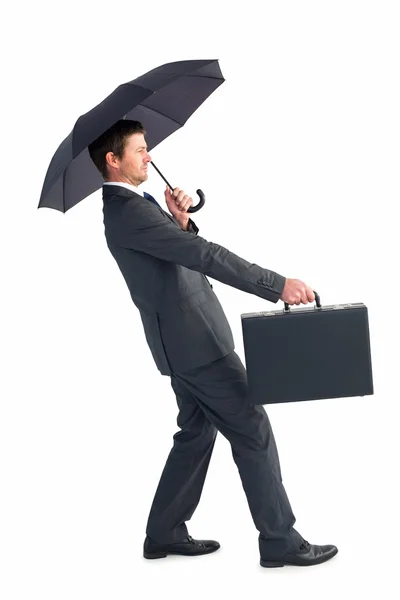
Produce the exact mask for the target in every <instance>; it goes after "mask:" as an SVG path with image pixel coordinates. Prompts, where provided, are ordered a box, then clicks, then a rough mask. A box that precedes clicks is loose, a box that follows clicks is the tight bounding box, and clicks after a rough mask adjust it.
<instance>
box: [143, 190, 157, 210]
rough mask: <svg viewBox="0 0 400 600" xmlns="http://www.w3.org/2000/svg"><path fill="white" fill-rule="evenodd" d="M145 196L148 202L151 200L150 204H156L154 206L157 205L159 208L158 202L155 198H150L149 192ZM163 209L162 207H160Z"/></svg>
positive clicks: (144, 193)
mask: <svg viewBox="0 0 400 600" xmlns="http://www.w3.org/2000/svg"><path fill="white" fill-rule="evenodd" d="M143 196H144V197H145V198H147V200H150V202H154V204H157V206H160V205H159V204H158V202H157V200H156V199H155V198H153V196H150V194H148V193H147V192H143ZM160 208H161V206H160Z"/></svg>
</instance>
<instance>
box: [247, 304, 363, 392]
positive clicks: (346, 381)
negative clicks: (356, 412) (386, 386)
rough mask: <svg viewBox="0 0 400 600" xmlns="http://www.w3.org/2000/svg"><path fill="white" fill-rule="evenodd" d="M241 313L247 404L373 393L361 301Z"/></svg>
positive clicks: (287, 306)
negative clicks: (247, 392) (246, 379)
mask: <svg viewBox="0 0 400 600" xmlns="http://www.w3.org/2000/svg"><path fill="white" fill-rule="evenodd" d="M314 294H315V299H316V305H315V306H309V307H308V306H305V307H304V308H296V309H294V310H290V308H289V305H288V304H286V303H285V308H284V309H283V310H275V311H271V312H260V313H245V314H242V315H241V319H242V331H243V342H244V352H245V359H246V369H247V378H248V385H249V402H250V403H251V404H272V403H278V402H298V401H300V400H319V399H323V398H340V397H349V396H366V395H371V394H373V393H374V391H373V381H372V365H371V349H370V338H369V324H368V310H367V307H366V306H365V304H363V303H356V304H335V305H331V306H321V301H320V298H319V295H318V294H317V293H316V292H314Z"/></svg>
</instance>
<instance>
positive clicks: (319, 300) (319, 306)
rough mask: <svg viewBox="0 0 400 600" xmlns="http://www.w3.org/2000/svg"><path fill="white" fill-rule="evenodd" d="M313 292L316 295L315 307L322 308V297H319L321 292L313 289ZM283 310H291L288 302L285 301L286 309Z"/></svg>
mask: <svg viewBox="0 0 400 600" xmlns="http://www.w3.org/2000/svg"><path fill="white" fill-rule="evenodd" d="M313 292H314V296H315V304H316V307H315V308H322V306H321V298H320V297H319V294H317V292H316V291H315V290H313ZM283 312H290V306H289V304H288V303H287V302H285V309H284V311H283Z"/></svg>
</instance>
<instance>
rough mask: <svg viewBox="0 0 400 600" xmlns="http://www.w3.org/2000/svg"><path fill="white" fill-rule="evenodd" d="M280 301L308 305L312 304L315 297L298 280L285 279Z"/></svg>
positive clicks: (304, 284)
mask: <svg viewBox="0 0 400 600" xmlns="http://www.w3.org/2000/svg"><path fill="white" fill-rule="evenodd" d="M280 299H281V300H283V301H284V302H286V303H287V304H297V305H299V304H308V303H309V302H314V300H315V295H314V292H313V290H312V288H310V286H309V285H307V284H306V283H304V282H303V281H300V279H286V282H285V287H284V288H283V292H282V295H281V298H280Z"/></svg>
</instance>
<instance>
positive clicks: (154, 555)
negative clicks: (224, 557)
mask: <svg viewBox="0 0 400 600" xmlns="http://www.w3.org/2000/svg"><path fill="white" fill-rule="evenodd" d="M217 550H219V547H218V548H211V549H210V550H206V551H205V552H196V553H193V554H185V553H184V552H174V551H171V552H169V551H168V552H167V551H164V552H143V556H144V558H148V559H150V560H152V559H154V558H166V557H167V556H168V554H176V555H179V556H203V555H204V554H211V553H212V552H216V551H217Z"/></svg>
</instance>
